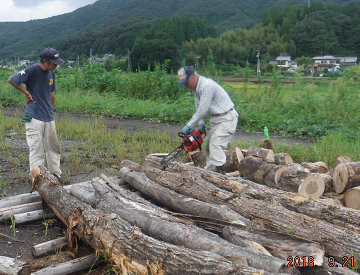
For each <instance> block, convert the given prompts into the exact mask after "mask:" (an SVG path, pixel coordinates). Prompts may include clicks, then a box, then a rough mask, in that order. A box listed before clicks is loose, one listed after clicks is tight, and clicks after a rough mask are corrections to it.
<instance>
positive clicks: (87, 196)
mask: <svg viewBox="0 0 360 275" xmlns="http://www.w3.org/2000/svg"><path fill="white" fill-rule="evenodd" d="M226 154H227V163H226V165H225V168H226V171H227V175H221V174H218V173H215V172H210V171H207V170H204V169H203V168H201V167H203V165H204V163H205V162H204V155H203V153H202V152H197V153H194V154H192V155H188V157H189V158H191V160H192V162H191V164H189V163H182V162H176V161H170V162H168V163H167V164H166V165H161V164H160V161H161V158H160V157H157V156H154V155H149V156H147V157H146V158H145V160H144V162H143V163H142V164H140V163H136V162H133V161H130V160H124V161H122V162H121V164H120V171H119V175H118V177H115V178H108V177H107V176H105V175H101V177H99V178H95V179H93V180H92V181H91V182H90V183H86V184H74V185H72V186H70V187H71V188H70V189H69V188H68V187H67V189H69V190H66V189H64V188H63V187H62V186H61V185H60V184H59V183H58V182H57V181H56V179H55V178H54V177H53V176H52V175H51V174H50V173H49V172H48V171H47V169H46V168H45V167H43V166H40V167H36V168H34V169H33V171H32V172H31V174H30V179H31V182H32V186H33V188H34V189H36V190H37V191H38V194H39V195H38V196H39V197H40V196H41V198H42V199H43V200H44V202H45V203H46V204H47V205H48V207H49V208H50V209H51V210H52V211H53V213H55V215H56V216H57V217H58V218H59V219H60V220H61V221H62V222H63V223H64V224H65V225H66V226H67V228H68V229H67V232H66V236H65V237H66V238H63V239H62V240H58V241H59V242H61V243H62V244H61V245H69V247H70V248H71V247H72V246H74V245H75V243H76V239H77V238H80V239H82V240H83V241H84V242H85V243H87V244H89V245H90V246H92V247H93V248H94V249H95V250H96V252H97V253H98V254H100V255H104V256H106V258H107V259H108V260H109V262H110V263H111V264H112V266H113V268H114V269H115V270H118V271H119V272H122V274H357V273H355V272H354V271H352V270H351V269H350V268H347V267H343V266H345V265H347V266H348V267H351V266H355V265H356V263H358V262H360V211H359V210H358V209H353V208H350V207H345V206H344V205H343V204H342V202H343V201H344V198H343V197H344V195H343V193H344V192H345V191H346V193H345V194H347V193H348V192H349V193H350V194H351V193H353V194H351V195H350V197H349V198H348V199H346V197H345V202H346V201H347V200H355V201H357V200H356V199H353V198H356V196H357V193H358V192H359V191H360V189H357V187H355V186H356V183H355V182H357V181H359V176H356V174H357V175H359V174H360V172H359V168H357V167H360V166H358V164H359V163H356V162H353V161H351V160H350V159H348V158H345V157H340V158H338V164H337V165H336V166H335V168H334V169H333V170H329V168H328V167H327V165H326V164H325V163H323V162H317V163H300V164H295V163H293V160H292V157H291V156H290V155H289V154H286V153H282V154H274V153H273V151H272V150H271V149H264V148H257V147H251V148H249V149H248V150H246V151H245V150H240V149H239V148H237V147H234V148H232V149H231V150H229V151H227V153H226ZM197 166H200V167H197ZM346 173H347V174H346ZM124 186H130V189H129V187H128V188H127V189H126V188H124ZM351 190H353V191H351ZM350 191H351V192H350ZM354 193H355V194H354ZM326 194H329V195H326ZM341 194H342V195H341ZM341 196H342V197H341ZM0 202H1V200H0ZM347 204H348V202H347ZM0 206H1V204H0ZM355 208H356V207H355ZM1 210H2V209H0V215H1ZM42 215H45V214H44V213H43V214H42ZM52 245H53V246H54V244H52ZM41 250H42V249H41V248H39V247H34V248H33V253H34V254H36V253H37V252H36V251H38V253H42V252H40V251H41ZM34 254H33V255H34ZM89 257H93V255H90V256H89ZM92 260H93V259H92ZM0 262H1V261H0ZM0 268H1V264H0ZM41 271H42V270H40V271H38V272H41ZM47 272H49V271H47ZM62 272H63V273H47V274H67V273H66V272H65V271H64V270H63V271H62ZM72 272H74V271H72ZM0 273H1V269H0ZM14 274H18V273H14ZM19 274H20V273H19ZM34 274H45V273H34Z"/></svg>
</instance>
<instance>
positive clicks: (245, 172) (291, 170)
mask: <svg viewBox="0 0 360 275" xmlns="http://www.w3.org/2000/svg"><path fill="white" fill-rule="evenodd" d="M239 171H240V173H241V175H242V176H243V177H245V178H246V179H248V180H251V181H254V182H256V183H260V184H265V185H267V186H269V187H273V188H278V189H281V190H284V191H290V192H295V193H296V192H299V193H300V194H303V195H307V196H311V197H312V198H318V197H320V196H321V195H322V194H323V193H324V191H325V186H326V184H327V183H328V182H331V177H330V176H328V175H324V176H319V175H318V174H314V173H310V172H309V170H308V169H305V168H304V167H303V166H301V165H294V164H291V165H287V166H281V165H276V164H274V163H269V162H267V161H265V160H263V159H262V158H259V157H254V156H248V157H246V158H244V159H243V160H242V161H241V162H240V164H239Z"/></svg>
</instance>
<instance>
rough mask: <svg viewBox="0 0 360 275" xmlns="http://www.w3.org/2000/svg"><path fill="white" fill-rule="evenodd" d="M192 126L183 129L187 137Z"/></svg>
mask: <svg viewBox="0 0 360 275" xmlns="http://www.w3.org/2000/svg"><path fill="white" fill-rule="evenodd" d="M190 130H191V128H190V126H188V125H186V126H185V127H184V128H182V130H181V132H183V133H184V134H185V135H188V134H189V133H190Z"/></svg>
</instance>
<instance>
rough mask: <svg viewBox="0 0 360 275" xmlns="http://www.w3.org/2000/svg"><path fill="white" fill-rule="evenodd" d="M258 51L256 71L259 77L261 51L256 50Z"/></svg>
mask: <svg viewBox="0 0 360 275" xmlns="http://www.w3.org/2000/svg"><path fill="white" fill-rule="evenodd" d="M256 51H257V55H256V57H257V70H256V75H259V73H260V72H261V71H260V50H256Z"/></svg>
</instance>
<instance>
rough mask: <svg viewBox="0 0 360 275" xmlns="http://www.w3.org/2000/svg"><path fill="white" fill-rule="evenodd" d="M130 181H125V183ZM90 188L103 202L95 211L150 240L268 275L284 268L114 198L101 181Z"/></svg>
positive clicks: (154, 210)
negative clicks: (116, 218)
mask: <svg viewBox="0 0 360 275" xmlns="http://www.w3.org/2000/svg"><path fill="white" fill-rule="evenodd" d="M124 169H126V168H122V170H123V172H124ZM128 170H129V169H128ZM126 172H129V171H125V173H123V174H124V176H125V174H126ZM129 178H130V177H127V179H129ZM92 184H93V186H94V188H95V189H96V191H97V192H99V193H100V194H101V198H102V199H101V200H100V202H99V204H98V205H97V209H101V210H103V211H105V212H106V213H115V214H117V215H119V216H120V217H121V218H123V219H124V220H126V221H127V222H129V223H130V224H132V225H136V226H137V227H139V228H140V230H141V231H142V232H144V233H145V234H146V235H148V236H150V237H153V238H156V239H158V240H161V241H164V242H167V243H171V244H175V245H182V246H184V247H186V248H189V249H193V250H202V251H204V250H205V251H210V252H214V253H216V254H218V255H220V256H223V257H228V258H230V259H232V260H233V261H234V260H236V261H237V262H240V263H242V264H243V265H246V264H248V265H249V266H251V267H254V268H257V269H264V270H267V271H269V272H279V271H280V270H282V268H283V267H285V261H283V260H280V259H278V258H275V257H269V256H265V255H261V254H259V253H254V252H253V251H251V250H250V249H247V248H244V247H240V246H236V245H234V244H232V243H230V242H228V241H226V240H224V239H222V238H220V237H219V236H217V235H216V234H213V233H210V232H208V231H206V230H203V229H200V228H199V227H197V226H194V225H192V224H191V223H189V222H184V221H183V220H181V219H178V218H177V217H174V216H172V215H169V214H167V213H164V212H163V211H162V210H160V209H158V208H157V207H155V206H150V207H148V206H144V205H137V203H136V202H135V201H131V200H128V199H126V198H125V197H122V196H119V195H115V194H114V193H113V192H112V191H111V190H109V188H106V187H105V186H104V185H103V184H102V183H101V182H100V181H95V180H94V181H93V182H92Z"/></svg>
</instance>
